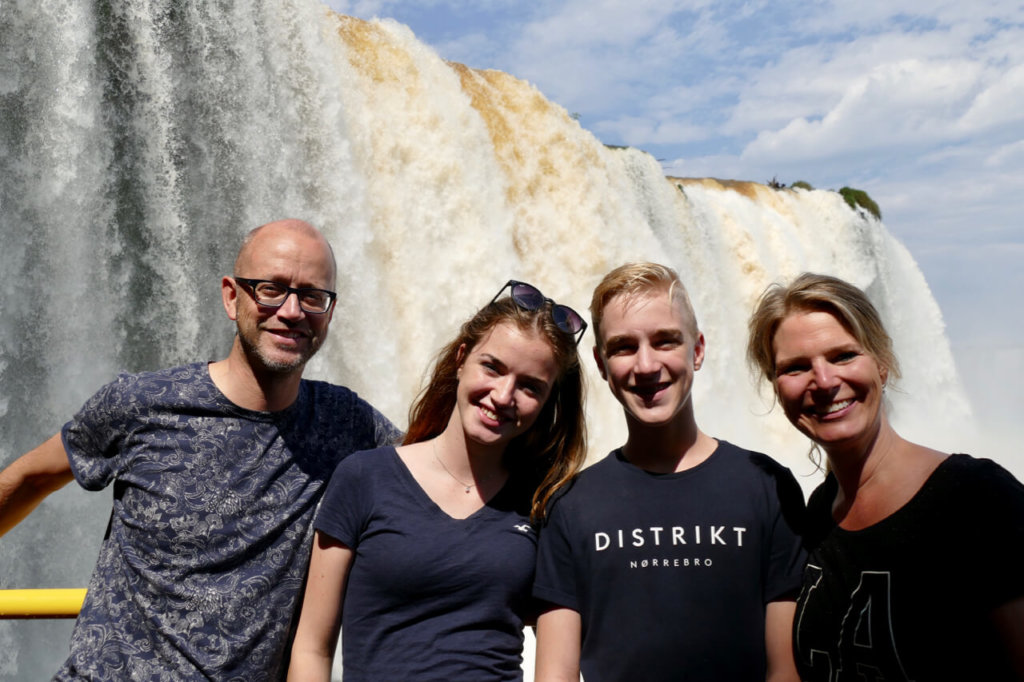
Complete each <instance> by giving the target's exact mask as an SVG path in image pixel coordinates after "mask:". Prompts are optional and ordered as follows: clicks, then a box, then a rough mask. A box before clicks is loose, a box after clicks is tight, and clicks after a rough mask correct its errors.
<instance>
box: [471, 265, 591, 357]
mask: <svg viewBox="0 0 1024 682" xmlns="http://www.w3.org/2000/svg"><path fill="white" fill-rule="evenodd" d="M505 289H511V297H512V302H513V303H515V304H516V305H517V306H519V307H520V308H522V309H523V310H537V309H538V308H540V307H542V306H543V305H544V304H545V303H550V304H551V319H552V320H554V321H555V326H556V327H558V328H559V329H561V330H562V331H563V332H565V333H566V334H568V335H570V336H572V337H573V340H574V341H575V342H576V345H577V346H578V345H579V343H580V340H581V339H582V338H583V333H584V332H585V331H587V323H586V321H585V320H584V319H583V317H582V316H581V315H580V314H579V313H578V312H576V311H575V310H573V309H572V308H570V307H569V306H567V305H562V304H561V303H555V302H554V301H553V300H551V299H550V298H548V297H547V296H545V295H544V294H542V293H540V289H538V288H537V287H535V286H533V285H532V284H527V283H526V282H517V281H516V280H514V279H510V280H509V281H508V282H506V283H505V286H503V287H502V288H501V289H499V290H498V293H496V294H495V295H494V298H492V299H491V303H494V302H495V301H497V300H498V297H499V296H501V294H502V292H504V291H505ZM487 305H490V303H488V304H487ZM577 334H578V335H579V336H577Z"/></svg>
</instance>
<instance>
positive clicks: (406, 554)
mask: <svg viewBox="0 0 1024 682" xmlns="http://www.w3.org/2000/svg"><path fill="white" fill-rule="evenodd" d="M510 483H511V482H510ZM511 488H512V486H511V485H510V484H507V485H506V486H505V488H504V489H503V490H502V491H501V492H499V493H498V494H497V495H496V496H495V497H494V498H493V499H491V500H490V502H488V503H487V504H486V505H485V506H483V507H482V508H481V509H480V510H479V511H477V512H476V513H474V514H473V515H471V516H469V517H468V518H465V519H454V518H452V517H451V516H449V515H448V514H446V513H445V512H444V511H442V510H441V508H440V507H438V506H437V504H436V503H434V501H433V500H431V499H430V497H429V496H428V495H427V494H426V492H424V490H423V489H422V488H421V487H420V485H419V484H418V483H417V482H416V480H415V479H414V478H413V476H412V474H411V473H410V472H409V470H408V468H406V466H405V464H404V463H403V462H402V460H401V459H400V458H399V456H398V453H397V452H396V451H395V449H394V448H391V447H389V448H380V449H377V450H370V451H365V452H359V453H355V454H353V455H351V456H349V457H348V458H347V459H345V460H344V461H343V462H342V463H341V465H340V466H338V468H337V469H336V470H335V472H334V476H333V477H332V479H331V482H330V485H329V487H328V489H327V492H326V493H325V495H324V499H323V503H322V505H321V507H320V511H319V512H318V515H317V519H316V522H315V526H316V528H317V529H318V530H320V531H321V532H323V533H325V534H327V535H329V536H331V537H333V538H335V539H337V540H339V541H340V542H342V543H344V544H345V545H346V546H348V547H349V548H351V549H352V550H353V552H354V553H355V559H354V562H353V564H352V568H351V571H350V573H349V578H348V585H347V587H346V591H345V600H344V604H343V610H342V665H343V667H344V671H345V673H344V674H345V682H358V681H359V680H370V681H373V682H377V681H379V680H391V679H393V680H399V679H415V680H421V681H422V680H446V681H447V680H470V679H471V680H521V679H522V649H523V619H524V617H525V616H526V615H527V614H528V613H529V612H530V609H531V601H530V590H531V585H532V582H533V574H534V562H535V558H536V547H537V535H536V531H535V529H534V528H533V526H532V525H531V524H530V522H529V519H528V518H527V516H525V515H524V514H523V513H522V512H521V511H516V509H515V507H516V504H515V502H516V499H515V495H514V491H513V490H512V489H511Z"/></svg>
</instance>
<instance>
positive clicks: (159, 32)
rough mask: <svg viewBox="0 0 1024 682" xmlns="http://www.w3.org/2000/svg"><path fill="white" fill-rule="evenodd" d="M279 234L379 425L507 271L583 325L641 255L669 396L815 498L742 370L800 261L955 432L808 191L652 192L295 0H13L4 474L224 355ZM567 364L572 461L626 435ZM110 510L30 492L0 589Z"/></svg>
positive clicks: (645, 174)
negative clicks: (582, 419)
mask: <svg viewBox="0 0 1024 682" xmlns="http://www.w3.org/2000/svg"><path fill="white" fill-rule="evenodd" d="M286 216H294V217H301V218H304V219H307V220H309V221H310V222H312V223H314V224H315V225H317V226H319V227H320V228H321V229H323V230H324V231H325V233H326V234H327V235H328V236H329V238H330V239H331V241H332V243H333V244H334V248H335V251H336V253H337V255H338V260H339V272H340V275H339V282H338V289H339V291H340V292H341V295H340V298H339V302H338V307H337V310H336V312H335V315H334V323H333V326H332V330H331V335H330V339H329V340H328V343H327V344H326V345H325V347H324V349H323V351H321V353H320V355H319V356H318V357H317V358H315V360H314V361H313V362H312V363H311V366H310V368H309V369H308V370H307V376H310V377H314V378H324V379H328V380H331V381H335V382H339V383H343V384H346V385H348V386H350V387H352V388H354V389H355V390H356V391H358V392H359V393H360V394H361V395H362V396H364V397H366V398H367V399H369V400H370V401H371V402H373V403H374V404H375V405H377V406H378V407H379V408H380V409H381V410H382V411H383V412H384V413H385V414H387V415H388V416H390V417H391V418H392V419H393V420H394V421H395V422H396V423H399V424H404V423H405V415H406V410H407V408H408V405H409V403H410V401H411V400H412V398H413V396H414V395H415V393H416V392H417V390H418V388H419V386H420V382H421V380H422V378H423V376H424V372H425V370H426V368H427V366H428V363H429V362H430V359H431V358H432V357H433V354H434V353H435V351H436V350H437V349H438V348H439V346H440V345H441V344H442V343H443V342H444V341H445V340H446V339H448V338H449V337H450V336H451V335H452V334H453V332H454V330H455V327H456V326H457V324H458V323H459V322H461V321H462V320H463V319H464V318H466V317H467V316H469V315H470V314H471V313H472V312H473V311H475V310H476V309H477V308H478V307H479V306H481V305H483V304H484V303H486V302H487V301H488V300H490V298H491V297H492V296H493V295H494V293H495V292H496V291H497V290H498V288H499V287H500V286H501V285H502V284H503V283H504V282H505V281H506V280H507V279H509V278H516V279H521V280H525V281H528V282H531V283H533V284H535V285H536V286H538V287H539V288H540V289H541V290H542V291H544V293H545V294H546V295H548V296H550V297H552V298H554V299H556V300H558V301H560V302H564V303H567V304H569V305H571V306H573V307H574V308H577V309H578V310H581V311H584V310H586V307H587V305H588V304H589V297H590V293H591V291H592V290H593V287H594V286H595V285H596V283H597V282H598V281H599V280H600V278H601V276H602V275H603V274H604V273H605V272H606V271H608V270H609V269H610V268H612V267H614V266H616V265H619V264H621V263H623V262H625V261H628V260H636V259H650V260H656V261H660V262H664V263H667V264H670V265H672V266H674V267H675V268H677V269H678V270H679V272H680V274H681V275H682V277H683V279H684V281H685V283H686V284H687V287H688V288H689V290H690V292H691V295H692V297H693V302H694V305H695V307H696V310H697V315H698V319H699V322H700V324H701V327H702V329H703V330H704V332H705V335H706V338H707V344H708V346H707V359H706V362H705V366H704V367H703V369H702V370H701V371H700V373H699V374H698V375H697V380H696V384H695V387H694V396H695V402H696V406H697V417H698V422H699V423H700V424H701V425H702V426H703V427H704V429H705V430H706V431H707V432H709V433H711V434H712V435H716V436H720V437H723V438H728V439H729V440H732V441H734V442H736V443H738V444H741V445H744V446H747V447H751V448H755V449H761V450H764V451H766V452H768V453H770V454H772V455H774V456H775V457H776V458H778V459H779V460H781V461H782V462H784V463H785V464H787V465H788V466H790V467H792V468H793V469H794V472H795V473H797V474H798V475H799V476H801V481H802V482H803V483H804V485H805V487H807V488H810V487H811V486H813V485H814V484H815V483H816V482H817V481H818V480H819V479H818V478H817V477H816V475H815V474H814V472H813V470H812V468H811V467H810V465H809V464H808V463H807V462H806V460H805V458H804V453H806V451H807V443H806V441H805V440H803V439H802V437H800V436H798V435H797V434H796V432H795V431H794V430H793V429H792V428H791V427H790V426H789V425H788V423H786V422H785V420H784V418H783V417H782V415H781V413H780V411H779V410H778V409H776V410H771V409H770V408H771V403H770V400H768V399H767V398H766V397H765V396H764V395H762V394H759V393H758V391H757V390H756V388H755V386H754V384H753V382H752V380H751V378H750V376H749V374H748V371H747V369H746V365H745V362H744V356H743V348H744V343H745V335H746V331H745V324H746V318H747V316H748V314H749V312H750V310H751V309H752V306H753V304H754V301H755V300H756V298H757V296H758V295H759V294H760V292H761V291H762V290H763V289H764V287H765V286H766V285H767V284H768V283H770V282H772V281H774V280H777V279H780V278H789V277H792V276H794V275H795V274H797V273H799V272H801V271H803V270H816V271H822V272H828V273H831V274H835V275H838V276H840V277H843V278H846V279H848V280H851V281H852V282H854V283H856V284H857V285H859V286H861V287H864V288H865V289H866V290H867V291H868V292H869V294H870V295H871V297H872V299H873V300H874V301H875V302H876V303H877V304H878V306H879V307H880V309H881V312H882V314H883V317H884V318H885V320H886V322H887V325H888V327H889V328H890V330H891V331H892V333H893V335H894V340H895V347H896V351H897V353H898V355H899V356H900V357H901V358H902V361H903V364H904V374H905V376H904V379H903V381H902V383H901V388H900V389H899V390H898V391H894V392H891V395H890V401H891V415H892V418H893V422H894V423H895V425H896V427H897V428H898V429H899V430H901V432H902V433H903V434H904V435H906V436H908V437H911V438H913V439H917V440H920V441H921V442H925V443H928V444H931V445H935V446H937V447H941V448H943V449H947V450H948V449H950V448H951V447H954V446H958V444H964V445H969V444H970V442H971V440H970V439H971V437H972V436H971V430H970V424H971V420H970V409H969V406H968V404H967V401H966V398H965V396H964V393H963V391H962V390H961V388H960V385H959V380H958V378H957V375H956V370H955V366H954V363H953V360H952V356H951V353H950V350H949V344H948V341H947V340H946V338H945V336H944V331H943V323H942V319H941V315H940V312H939V309H938V306H937V304H936V303H935V301H934V299H933V298H932V296H931V293H930V291H929V289H928V286H927V283H926V282H925V280H924V278H923V276H922V274H921V272H920V270H919V269H918V267H917V266H916V264H915V263H914V261H913V259H912V258H911V256H910V254H909V253H908V252H907V250H906V249H905V248H904V247H903V246H902V245H901V244H900V243H899V242H898V241H896V240H895V239H894V238H893V237H892V236H891V235H890V234H889V232H888V231H887V229H886V228H885V226H884V225H883V224H882V223H880V222H879V221H878V220H876V219H874V218H873V217H872V216H870V215H867V214H865V213H863V212H861V211H855V210H853V209H851V208H850V207H848V206H847V205H846V203H845V202H844V201H843V199H842V198H841V197H840V196H839V195H838V194H836V193H834V192H830V191H819V190H810V191H808V190H802V189H798V190H775V189H771V188H769V187H766V186H763V185H759V184H754V183H743V182H731V181H718V180H712V179H681V178H665V177H664V175H663V173H662V171H661V168H660V166H659V165H658V163H657V161H656V160H655V159H654V158H652V157H651V156H649V155H648V154H645V153H643V152H641V151H638V150H633V149H611V148H607V147H605V146H604V145H602V144H601V143H600V142H599V141H598V140H597V139H596V138H595V137H594V136H593V135H592V134H591V133H590V132H588V131H586V130H584V129H583V128H581V127H580V125H579V124H578V122H577V121H575V120H574V119H573V118H572V117H571V116H570V115H569V114H568V113H567V112H566V111H565V110H564V109H563V108H562V107H560V106H558V105H557V104H554V103H552V102H550V101H548V100H547V99H545V97H544V96H543V94H541V93H540V92H539V91H538V90H537V89H536V88H535V87H533V86H531V85H530V84H529V83H526V82H524V81H522V80H519V79H517V78H515V77H513V76H511V75H508V74H504V73H500V72H497V71H480V70H473V69H469V68H466V67H464V66H462V65H459V64H452V63H448V62H445V61H444V60H443V59H441V58H440V57H439V56H438V55H437V54H436V53H434V52H433V51H432V50H431V49H430V48H428V47H426V46H424V45H423V44H421V43H419V42H418V41H417V40H416V38H415V36H413V34H412V33H411V32H410V30H409V29H408V28H406V27H404V26H402V25H400V24H398V23H395V22H393V21H388V20H384V21H374V22H363V21H359V20H355V19H350V18H346V17H339V16H337V15H334V14H332V13H331V12H329V11H328V10H327V9H326V8H325V7H323V6H321V5H319V4H317V2H315V0H278V1H276V2H262V1H260V0H255V1H254V2H252V3H242V2H236V3H210V2H203V1H201V0H149V1H148V2H143V1H142V0H99V1H98V2H81V1H78V2H73V1H71V0H34V1H32V2H28V1H14V2H6V3H4V4H3V5H2V6H0V240H2V242H0V244H2V249H0V263H2V265H0V267H2V272H3V276H2V287H3V295H2V296H0V433H2V434H3V438H2V439H0V464H7V463H9V462H10V461H11V460H13V459H14V458H15V457H17V456H18V455H20V454H21V453H23V452H25V451H27V450H28V449H30V448H32V447H34V446H35V445H37V444H38V443H40V442H42V440H44V439H45V438H46V437H48V436H50V435H52V434H53V433H55V432H57V431H58V430H59V428H60V426H61V425H62V423H63V422H64V421H65V420H66V419H67V418H68V417H70V415H71V414H72V413H73V412H74V411H75V410H76V409H77V408H78V407H79V406H80V405H81V404H82V402H83V401H84V400H85V399H86V398H87V397H88V396H89V395H90V394H91V393H92V392H93V391H95V390H96V389H97V388H98V387H99V386H100V385H101V384H103V383H105V382H106V381H108V380H110V379H111V378H113V377H114V376H115V374H116V373H117V372H118V371H119V370H143V369H154V368H157V367H163V366H170V365H174V364H178V363H183V362H187V361H192V360H199V359H210V360H213V359H219V358H220V357H223V356H224V354H225V353H226V352H227V350H228V347H229V345H230V341H231V335H232V333H233V329H232V326H231V323H230V322H229V321H228V320H227V319H226V317H225V316H224V315H223V313H222V309H221V307H220V299H219V296H220V294H219V277H220V276H221V275H222V274H226V273H229V272H230V267H231V262H232V259H233V256H234V249H235V248H236V245H237V242H238V240H239V239H240V237H241V236H242V235H243V234H244V233H245V232H246V231H247V230H248V229H249V228H251V227H254V226H256V225H258V224H261V223H264V222H267V221H269V220H273V219H276V218H281V217H286ZM591 344H592V336H591V335H590V334H589V333H588V335H587V338H586V339H585V340H584V342H583V344H582V348H584V349H585V350H584V354H585V355H586V356H588V357H586V358H585V365H586V366H587V367H588V379H589V405H588V417H589V424H590V428H591V442H592V446H593V447H592V452H591V458H592V459H595V458H598V457H600V456H603V454H604V453H605V452H607V450H608V449H610V448H611V447H613V446H615V445H617V444H619V443H621V442H622V441H623V440H624V437H625V426H624V423H623V420H622V418H621V416H620V410H619V408H618V406H617V404H616V403H615V402H614V400H613V399H612V398H611V396H610V394H609V392H608V391H607V390H606V389H605V388H604V386H603V385H602V383H601V381H600V377H599V376H598V375H597V372H596V369H595V368H594V366H593V363H592V362H591V361H590V359H589V346H590V345H591ZM925 398H927V401H925ZM925 402H927V407H925ZM958 447H959V446H958ZM966 449H968V450H969V449H970V448H966ZM109 507H110V494H109V491H108V492H107V493H103V494H86V493H83V492H82V491H81V490H80V489H78V488H77V487H76V486H75V485H74V484H72V485H69V486H68V487H67V488H66V489H64V490H62V491H60V492H59V493H57V494H55V495H54V496H52V497H51V498H50V499H48V501H47V502H46V503H44V505H42V507H40V508H39V509H38V510H37V511H36V512H35V513H34V514H33V515H32V516H31V517H30V518H29V519H27V520H26V521H24V522H23V523H22V524H21V525H20V526H19V527H18V528H16V529H15V530H13V531H12V532H11V533H10V534H8V536H6V537H5V538H3V539H2V540H0V587H3V588H15V587H77V586H84V585H85V584H86V582H87V579H88V576H89V574H90V572H91V570H92V567H93V565H94V561H95V556H96V550H97V548H98V545H99V542H100V538H101V536H102V533H103V528H104V525H105V522H106V517H107V514H108V513H109ZM70 627H71V625H70V623H69V622H39V621H0V680H14V679H42V678H45V677H46V676H48V675H50V674H52V673H53V671H54V670H56V668H57V667H58V665H59V662H60V661H61V660H63V658H64V656H65V653H66V642H67V640H68V637H69V634H70Z"/></svg>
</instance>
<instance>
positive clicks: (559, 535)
mask: <svg viewBox="0 0 1024 682" xmlns="http://www.w3.org/2000/svg"><path fill="white" fill-rule="evenodd" d="M559 502H562V504H559ZM565 507H566V505H565V504H564V499H563V500H556V502H555V503H554V504H553V505H552V508H551V511H550V514H549V516H548V520H547V522H546V523H545V524H544V525H543V527H542V528H541V531H540V538H539V540H538V543H537V573H536V577H535V578H534V583H533V596H534V597H536V598H538V599H543V600H544V601H546V602H550V603H552V604H556V605H557V606H564V607H566V608H570V609H573V610H574V611H579V610H580V606H579V586H578V585H577V584H576V576H577V571H576V558H575V557H574V556H573V551H572V542H571V536H570V533H569V530H568V528H567V517H568V514H567V513H566V511H565Z"/></svg>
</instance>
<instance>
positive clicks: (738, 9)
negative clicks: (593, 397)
mask: <svg viewBox="0 0 1024 682" xmlns="http://www.w3.org/2000/svg"><path fill="white" fill-rule="evenodd" d="M327 4H328V5H329V6H330V7H332V8H333V9H335V10H336V11H338V12H341V13H343V14H348V15H351V16H356V17H359V18H362V19H370V18H373V17H390V18H393V19H395V20H397V21H399V22H401V23H403V24H406V25H407V26H409V27H410V28H411V29H412V31H413V32H414V33H415V34H416V36H417V38H418V39H419V40H421V41H422V42H424V43H426V44H428V45H430V46H431V47H433V48H434V49H435V50H436V51H437V52H438V54H440V56H442V57H443V58H445V59H449V60H453V61H458V62H462V63H464V64H467V65H469V66H472V67H475V68H493V69H499V70H501V71H505V72H507V73H510V74H512V75H514V76H517V77H519V78H522V79H525V80H527V81H530V82H531V83H533V84H534V85H536V86H537V87H538V88H539V89H540V90H541V92H543V93H544V95H545V96H546V97H547V98H548V99H549V100H551V101H553V102H556V103H558V104H560V105H561V106H563V107H565V108H566V109H567V110H568V111H569V112H571V113H574V114H577V115H578V116H579V121H580V124H581V125H582V126H583V127H584V128H586V129H588V130H590V131H591V132H592V133H593V134H594V135H595V136H596V137H597V138H598V139H600V140H601V141H602V142H604V143H606V144H616V145H630V146H634V147H638V148H640V149H643V150H645V151H648V152H650V153H651V154H652V155H654V156H655V157H656V158H658V159H659V160H660V161H661V163H662V166H663V168H664V169H665V173H666V174H667V175H677V176H695V177H705V176H710V177H719V178H730V179H738V180H753V181H757V182H767V181H768V180H770V179H772V178H777V179H778V180H779V181H780V182H784V183H787V184H788V183H792V182H794V181H796V180H804V181H806V182H809V183H811V184H812V185H813V186H814V187H817V188H821V189H830V188H831V189H838V188H839V187H842V186H844V185H848V186H852V187H857V188H859V189H863V190H866V191H867V192H868V193H869V194H870V195H871V197H872V198H874V199H875V200H876V201H877V202H878V204H879V205H880V207H881V209H882V217H883V221H884V222H885V224H886V226H887V227H888V228H889V230H890V231H891V232H892V233H893V234H894V235H895V236H896V237H897V238H899V239H900V240H901V241H902V242H903V243H904V244H905V245H906V246H907V247H908V248H909V249H910V251H911V253H912V254H913V255H914V257H915V259H916V260H917V261H918V264H919V265H920V266H921V269H922V270H923V272H924V274H925V277H926V279H927V280H928V282H929V284H930V286H931V288H932V291H933V293H934V294H935V297H936V299H937V300H938V302H939V305H940V307H941V308H942V311H943V315H944V317H945V320H946V324H947V330H948V335H949V337H950V340H951V343H952V346H953V351H954V354H955V356H956V358H957V362H958V366H959V368H960V371H961V374H962V375H963V376H964V378H965V383H966V384H967V387H968V390H969V392H970V393H971V396H972V399H973V400H974V402H975V405H976V408H978V409H981V410H989V411H991V410H996V411H1005V415H1006V416H1007V417H1008V418H1010V417H1011V415H1013V417H1012V418H1014V419H1016V413H1017V412H1018V411H1019V409H1020V408H1022V407H1024V388H1022V387H1021V385H1020V384H1022V383H1024V382H1022V381H1021V379H1024V341H1022V339H1024V304H1022V303H1021V296H1022V294H1024V3H1021V2H1019V0H1014V1H1002V0H974V1H972V2H969V3H968V2H963V1H962V0H960V1H957V2H945V1H943V2H927V1H922V0H884V1H880V0H861V1H859V2H856V3H852V2H838V1H835V2H833V1H827V2H813V1H811V2H800V3H793V2H786V1H785V0H781V1H780V0H776V1H774V2H763V1H760V0H753V1H749V2H730V1H728V0H726V1H721V0H715V1H711V0H707V1H704V0H696V1H689V2H672V1H669V0H630V1H629V2H621V1H614V0H582V1H577V0H567V1H565V2H522V1H513V0H491V1H488V0H479V1H472V2H471V1H463V0H447V1H445V0H438V1H437V2H432V1H431V0H356V1H352V2H348V1H345V0H330V1H329V2H328V3H327ZM1007 377H1011V378H1013V379H1015V381H1013V382H1008V381H1007ZM1012 384H1016V385H1012ZM993 387H995V390H993Z"/></svg>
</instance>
